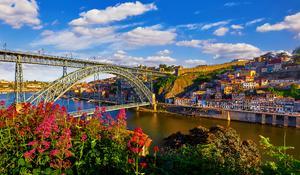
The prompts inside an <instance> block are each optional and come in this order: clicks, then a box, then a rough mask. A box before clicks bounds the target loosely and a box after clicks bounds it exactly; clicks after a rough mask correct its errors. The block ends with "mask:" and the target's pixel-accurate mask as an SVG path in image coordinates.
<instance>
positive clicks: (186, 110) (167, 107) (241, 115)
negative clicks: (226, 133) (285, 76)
mask: <svg viewBox="0 0 300 175" xmlns="http://www.w3.org/2000/svg"><path fill="white" fill-rule="evenodd" d="M139 111H143V112H158V113H168V114H175V115H183V116H186V117H192V118H211V119H212V118H213V119H220V120H227V121H230V120H233V121H241V122H248V123H258V124H266V125H272V126H279V127H293V128H300V116H299V115H296V114H281V113H265V112H254V111H238V110H221V109H209V108H201V107H195V106H178V105H172V104H166V103H159V104H158V105H157V111H153V110H152V109H151V108H150V107H140V108H139Z"/></svg>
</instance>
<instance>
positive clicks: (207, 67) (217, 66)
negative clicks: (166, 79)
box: [178, 61, 248, 75]
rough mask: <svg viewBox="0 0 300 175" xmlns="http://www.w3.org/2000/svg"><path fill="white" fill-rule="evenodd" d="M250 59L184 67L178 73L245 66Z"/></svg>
mask: <svg viewBox="0 0 300 175" xmlns="http://www.w3.org/2000/svg"><path fill="white" fill-rule="evenodd" d="M246 63H248V61H233V62H229V63H223V64H215V65H200V66H197V67H193V68H183V69H180V70H178V75H183V74H186V73H201V72H204V73H205V72H212V71H215V70H219V69H224V68H227V67H230V66H244V65H245V64H246Z"/></svg>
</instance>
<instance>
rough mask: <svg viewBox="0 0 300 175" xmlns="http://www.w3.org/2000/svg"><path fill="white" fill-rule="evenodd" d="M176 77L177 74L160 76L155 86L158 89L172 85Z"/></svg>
mask: <svg viewBox="0 0 300 175" xmlns="http://www.w3.org/2000/svg"><path fill="white" fill-rule="evenodd" d="M176 78H177V77H176V76H175V75H170V76H168V77H160V78H158V79H157V81H156V83H154V88H155V89H156V90H158V89H160V88H165V87H167V86H169V85H171V84H172V83H173V82H174V81H175V80H176Z"/></svg>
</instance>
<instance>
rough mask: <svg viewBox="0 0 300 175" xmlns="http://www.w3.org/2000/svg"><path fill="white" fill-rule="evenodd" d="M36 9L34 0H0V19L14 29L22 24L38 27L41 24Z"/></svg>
mask: <svg viewBox="0 0 300 175" xmlns="http://www.w3.org/2000/svg"><path fill="white" fill-rule="evenodd" d="M38 9H39V8H38V5H37V3H36V1H35V0H1V1H0V20H3V21H4V23H6V24H9V25H11V26H12V27H13V28H16V29H18V28H21V27H22V26H24V25H28V26H31V27H33V28H34V29H40V28H42V26H41V21H40V20H39V18H38V15H39V13H38Z"/></svg>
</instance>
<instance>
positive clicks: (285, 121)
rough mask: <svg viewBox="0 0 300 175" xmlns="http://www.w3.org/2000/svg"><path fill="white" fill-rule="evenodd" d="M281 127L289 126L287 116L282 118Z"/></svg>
mask: <svg viewBox="0 0 300 175" xmlns="http://www.w3.org/2000/svg"><path fill="white" fill-rule="evenodd" d="M283 126H289V116H288V115H285V116H284V119H283Z"/></svg>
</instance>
